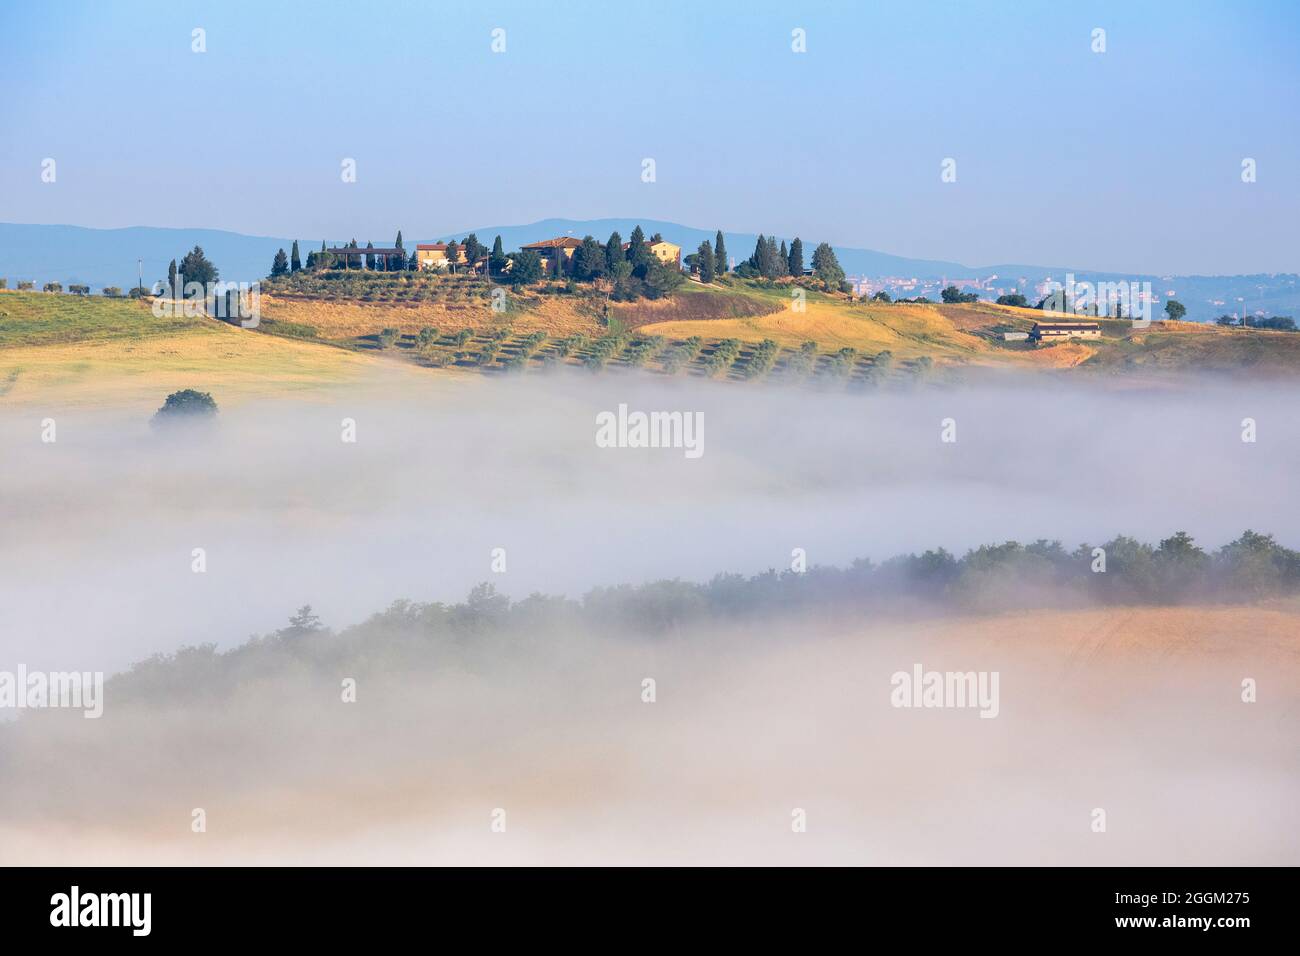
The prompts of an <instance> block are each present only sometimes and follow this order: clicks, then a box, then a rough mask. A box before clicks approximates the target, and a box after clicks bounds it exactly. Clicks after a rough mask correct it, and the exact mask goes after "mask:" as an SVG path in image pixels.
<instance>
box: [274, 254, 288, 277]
mask: <svg viewBox="0 0 1300 956" xmlns="http://www.w3.org/2000/svg"><path fill="white" fill-rule="evenodd" d="M288 271H289V257H288V256H286V255H285V254H284V250H283V249H281V250H280V251H279V252H277V253H276V254H275V258H274V259H273V260H272V261H271V275H273V276H282V275H284V274H285V273H287V272H288Z"/></svg>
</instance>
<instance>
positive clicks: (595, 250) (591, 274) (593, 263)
mask: <svg viewBox="0 0 1300 956" xmlns="http://www.w3.org/2000/svg"><path fill="white" fill-rule="evenodd" d="M604 274H605V250H604V248H602V246H601V244H600V243H599V242H597V241H596V238H595V236H585V237H584V238H583V240H582V245H580V246H579V247H578V248H577V249H575V250H574V252H573V276H574V278H575V279H586V280H594V279H599V278H600V277H601V276H602V275H604Z"/></svg>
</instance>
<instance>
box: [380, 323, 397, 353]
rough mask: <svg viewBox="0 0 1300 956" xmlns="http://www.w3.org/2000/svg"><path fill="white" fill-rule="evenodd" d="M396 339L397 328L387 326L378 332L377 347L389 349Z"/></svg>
mask: <svg viewBox="0 0 1300 956" xmlns="http://www.w3.org/2000/svg"><path fill="white" fill-rule="evenodd" d="M396 341H397V329H394V328H387V329H384V330H383V331H382V332H380V333H379V347H380V348H381V349H390V348H392V347H393V343H394V342H396Z"/></svg>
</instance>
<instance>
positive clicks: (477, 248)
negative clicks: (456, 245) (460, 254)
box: [465, 232, 487, 266]
mask: <svg viewBox="0 0 1300 956" xmlns="http://www.w3.org/2000/svg"><path fill="white" fill-rule="evenodd" d="M485 252H487V249H486V248H485V247H484V245H483V243H481V242H479V241H478V236H476V235H474V233H472V232H471V233H470V234H469V235H468V236H466V237H465V258H466V260H467V261H468V262H469V264H470V265H471V266H472V265H473V264H474V263H476V262H478V260H479V259H480V258H482V256H483V254H484V253H485Z"/></svg>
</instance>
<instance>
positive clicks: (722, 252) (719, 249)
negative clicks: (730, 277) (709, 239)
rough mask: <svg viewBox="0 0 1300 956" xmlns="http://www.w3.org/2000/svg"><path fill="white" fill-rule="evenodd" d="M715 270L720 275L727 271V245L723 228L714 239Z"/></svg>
mask: <svg viewBox="0 0 1300 956" xmlns="http://www.w3.org/2000/svg"><path fill="white" fill-rule="evenodd" d="M713 271H714V272H715V273H716V274H718V275H725V274H726V272H727V245H726V243H725V242H723V241H722V230H721V229H719V230H718V235H717V237H716V238H715V239H714V240H713Z"/></svg>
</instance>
